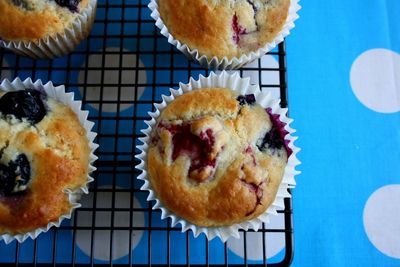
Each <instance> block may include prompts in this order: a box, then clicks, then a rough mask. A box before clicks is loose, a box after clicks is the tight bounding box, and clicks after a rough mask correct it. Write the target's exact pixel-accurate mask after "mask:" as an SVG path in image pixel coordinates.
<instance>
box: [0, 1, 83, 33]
mask: <svg viewBox="0 0 400 267" xmlns="http://www.w3.org/2000/svg"><path fill="white" fill-rule="evenodd" d="M88 3H89V0H2V1H0V14H1V16H0V38H1V39H3V40H6V41H37V40H39V39H42V38H45V37H48V36H54V35H56V34H58V33H62V32H63V31H64V30H65V28H67V27H69V26H70V25H71V23H72V22H73V21H74V20H75V19H76V17H77V16H78V15H79V14H80V13H81V12H82V10H84V9H85V8H86V7H87V6H88Z"/></svg>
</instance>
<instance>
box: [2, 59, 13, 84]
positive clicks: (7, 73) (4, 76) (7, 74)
mask: <svg viewBox="0 0 400 267" xmlns="http://www.w3.org/2000/svg"><path fill="white" fill-rule="evenodd" d="M1 66H2V67H3V70H2V71H1V76H0V80H4V79H9V80H11V72H10V71H9V70H4V68H8V67H9V65H8V63H7V61H5V60H4V59H3V63H2V65H1Z"/></svg>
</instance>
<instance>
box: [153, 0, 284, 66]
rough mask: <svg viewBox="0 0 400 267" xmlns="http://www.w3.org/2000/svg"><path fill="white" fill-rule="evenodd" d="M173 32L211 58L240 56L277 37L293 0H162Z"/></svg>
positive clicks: (161, 8) (163, 15)
mask: <svg viewBox="0 0 400 267" xmlns="http://www.w3.org/2000/svg"><path fill="white" fill-rule="evenodd" d="M158 5H159V12H160V17H161V19H162V20H163V22H164V24H165V25H166V27H167V28H168V31H169V33H170V34H171V35H172V36H173V37H174V38H175V39H177V40H178V41H180V42H181V43H183V44H186V45H187V46H188V47H189V48H190V49H192V50H193V49H197V50H198V51H199V53H200V55H205V56H207V57H208V58H212V57H217V58H218V59H222V58H224V57H227V58H228V59H232V58H234V57H236V58H239V57H240V56H241V55H244V54H248V53H250V52H255V51H257V50H258V49H259V48H262V47H264V46H265V45H266V44H268V43H270V42H271V41H273V40H274V38H275V37H276V36H277V34H278V33H279V32H280V31H281V30H282V28H283V26H284V25H285V22H286V19H287V17H288V14H289V6H290V0H158Z"/></svg>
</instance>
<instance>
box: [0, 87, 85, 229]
mask: <svg viewBox="0 0 400 267" xmlns="http://www.w3.org/2000/svg"><path fill="white" fill-rule="evenodd" d="M89 157H90V148H89V141H88V139H87V137H86V130H85V129H84V128H83V126H82V125H81V123H80V121H79V119H78V118H77V116H76V114H75V113H74V112H73V111H72V110H71V109H70V108H69V107H67V106H65V105H64V104H62V103H60V102H58V101H56V100H54V99H52V98H50V97H48V96H47V95H46V93H45V91H44V90H36V89H26V90H21V91H10V92H4V91H1V90H0V234H5V233H8V234H12V235H15V234H21V233H22V234H23V233H27V232H30V231H34V230H35V229H38V228H41V227H46V226H47V224H48V223H50V222H55V221H58V218H60V217H61V216H62V215H65V214H68V213H69V211H70V209H71V208H72V206H73V204H72V203H70V201H69V195H68V193H67V192H66V190H67V189H70V190H72V191H74V190H79V189H80V188H82V187H83V186H85V185H86V183H87V176H88V169H89V163H90V159H89Z"/></svg>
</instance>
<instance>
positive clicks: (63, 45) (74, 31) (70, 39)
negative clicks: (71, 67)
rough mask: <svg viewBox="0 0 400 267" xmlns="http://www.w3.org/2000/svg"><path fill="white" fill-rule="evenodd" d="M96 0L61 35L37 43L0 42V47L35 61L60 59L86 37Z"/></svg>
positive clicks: (93, 14)
mask: <svg viewBox="0 0 400 267" xmlns="http://www.w3.org/2000/svg"><path fill="white" fill-rule="evenodd" d="M96 7H97V0H89V3H88V6H87V7H86V8H85V9H84V10H83V12H82V13H80V14H78V16H77V17H76V19H75V21H74V22H73V23H72V24H71V26H69V27H68V28H66V29H65V31H64V32H63V33H58V34H56V35H55V36H48V37H46V38H43V39H40V40H38V41H37V42H33V41H31V42H29V41H6V40H0V47H4V48H6V49H9V50H12V51H14V52H15V53H17V54H21V55H24V56H29V57H31V58H35V59H51V58H55V57H62V56H65V55H67V54H69V53H70V52H72V51H73V50H74V49H75V48H76V47H77V46H78V44H79V43H80V42H82V41H83V40H84V39H85V38H86V37H87V36H88V35H89V32H90V30H91V28H92V26H93V22H94V19H95V17H96Z"/></svg>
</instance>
